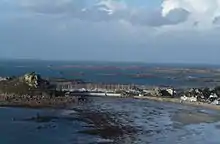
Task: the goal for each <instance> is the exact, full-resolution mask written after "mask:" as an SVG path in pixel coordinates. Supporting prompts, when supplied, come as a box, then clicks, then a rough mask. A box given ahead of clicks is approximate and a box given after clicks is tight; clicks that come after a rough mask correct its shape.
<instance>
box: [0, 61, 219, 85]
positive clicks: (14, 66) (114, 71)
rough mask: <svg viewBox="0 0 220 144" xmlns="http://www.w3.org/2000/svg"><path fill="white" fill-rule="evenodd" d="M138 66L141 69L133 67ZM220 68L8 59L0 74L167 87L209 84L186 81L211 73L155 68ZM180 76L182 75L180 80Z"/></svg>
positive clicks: (0, 68)
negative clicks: (152, 69) (158, 68)
mask: <svg viewBox="0 0 220 144" xmlns="http://www.w3.org/2000/svg"><path fill="white" fill-rule="evenodd" d="M132 67H138V68H136V69H135V68H132ZM157 67H160V68H219V67H218V66H208V65H183V64H181V65H177V64H144V63H114V62H67V61H37V60H36V61H34V60H30V61H28V60H17V61H15V60H4V61H0V76H3V77H4V76H19V75H22V74H25V73H27V72H32V71H35V72H37V73H39V74H41V75H42V76H43V77H60V78H61V77H62V78H69V79H82V80H85V81H88V82H103V83H121V84H138V85H150V86H158V85H166V86H183V85H184V86H186V85H187V86H197V85H205V84H202V83H201V82H198V81H184V80H183V79H184V78H185V79H186V78H190V77H206V76H208V75H207V74H203V75H202V74H200V75H199V74H194V73H185V74H181V75H173V74H172V73H169V74H168V73H164V74H163V73H155V72H152V71H150V69H151V68H157ZM137 74H148V75H149V76H148V77H142V78H138V77H134V75H137ZM179 77H182V79H180V78H179Z"/></svg>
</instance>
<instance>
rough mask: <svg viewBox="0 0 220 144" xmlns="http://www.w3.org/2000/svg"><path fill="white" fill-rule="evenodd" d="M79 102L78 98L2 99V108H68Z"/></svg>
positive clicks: (0, 100)
mask: <svg viewBox="0 0 220 144" xmlns="http://www.w3.org/2000/svg"><path fill="white" fill-rule="evenodd" d="M77 102H78V99H77V98H76V97H61V96H60V97H52V98H38V99H30V98H29V97H22V98H21V97H20V98H12V99H2V98H1V99H0V107H14V108H16V107H17V108H54V109H56V108H67V107H68V106H70V105H72V104H75V103H77Z"/></svg>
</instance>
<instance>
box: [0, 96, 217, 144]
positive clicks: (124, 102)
mask: <svg viewBox="0 0 220 144" xmlns="http://www.w3.org/2000/svg"><path fill="white" fill-rule="evenodd" d="M0 117H1V119H0V128H1V129H0V143H1V144H30V143H31V144H51V143H53V144H61V143H62V144H87V143H88V144H92V143H110V142H112V143H127V144H129V143H132V144H133V143H137V144H146V143H149V144H151V143H152V144H188V143H193V144H207V143H208V144H219V143H220V137H219V133H220V122H219V121H220V114H219V113H218V112H216V111H212V110H204V109H200V108H195V107H190V106H182V105H178V104H171V103H161V102H152V101H145V100H134V99H120V98H93V99H91V100H90V101H89V102H88V103H81V104H78V105H76V106H73V107H72V108H71V109H69V110H52V109H22V108H0ZM109 125H110V127H108V126H109ZM116 126H119V127H120V128H121V129H123V134H122V133H121V132H118V131H120V130H118V131H117V129H116V130H115V129H114V130H113V131H112V129H113V128H114V127H116ZM98 128H106V129H103V130H102V131H95V132H94V130H96V129H98ZM120 128H119V129H120ZM126 128H130V129H126ZM88 130H93V131H92V133H91V131H88ZM108 131H109V132H108Z"/></svg>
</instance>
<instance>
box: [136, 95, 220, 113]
mask: <svg viewBox="0 0 220 144" xmlns="http://www.w3.org/2000/svg"><path fill="white" fill-rule="evenodd" d="M134 98H135V99H143V100H144V99H146V100H152V101H159V102H171V103H178V104H183V105H189V106H193V107H203V108H206V109H213V110H220V106H218V105H212V104H208V103H204V102H189V101H181V100H180V99H179V98H166V97H153V96H134Z"/></svg>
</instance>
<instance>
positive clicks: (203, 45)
mask: <svg viewBox="0 0 220 144" xmlns="http://www.w3.org/2000/svg"><path fill="white" fill-rule="evenodd" d="M219 26H220V0H0V58H7V59H8V58H9V59H44V60H80V61H81V60H85V61H89V60H92V61H133V62H136V61H138V62H148V63H152V62H153V63H210V64H219V63H220V56H219V54H220V40H219V37H220V27H219Z"/></svg>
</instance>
